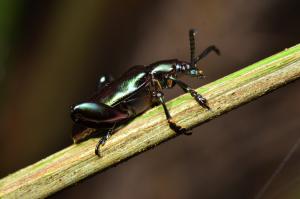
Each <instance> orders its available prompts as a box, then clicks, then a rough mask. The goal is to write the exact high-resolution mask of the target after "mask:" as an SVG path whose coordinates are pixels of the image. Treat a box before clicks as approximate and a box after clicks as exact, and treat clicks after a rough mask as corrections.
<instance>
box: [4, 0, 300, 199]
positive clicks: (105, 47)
mask: <svg viewBox="0 0 300 199" xmlns="http://www.w3.org/2000/svg"><path fill="white" fill-rule="evenodd" d="M299 7H300V1H298V0H286V1H282V0H266V1H258V0H256V1H243V0H228V1H221V0H202V1H197V0H173V1H171V0H161V1H157V0H154V1H137V0H128V1H108V0H102V1H91V0H87V1H76V0H75V1H71V0H60V1H58V0H53V1H37V0H25V1H17V0H2V1H0V89H1V98H0V118H1V120H0V122H1V125H0V126H1V127H0V133H1V139H0V147H1V148H0V150H1V162H0V177H4V176H6V175H8V174H9V173H12V172H14V171H16V170H18V169H21V168H22V167H25V166H27V165H29V164H32V163H34V162H36V161H38V160H40V159H42V158H44V157H46V156H48V155H50V154H52V153H55V152H56V151H58V150H61V149H63V148H64V147H66V146H68V145H70V144H72V140H71V137H70V133H71V127H72V121H71V120H70V117H69V110H70V105H72V104H74V103H76V102H79V101H80V100H83V99H85V98H86V97H88V96H89V95H90V94H91V93H92V92H93V91H94V90H95V88H96V83H97V81H98V77H99V76H100V74H112V75H113V76H115V77H118V76H119V75H121V74H122V73H123V72H124V71H126V70H127V69H128V68H129V67H130V66H132V65H136V64H145V65H147V64H150V63H152V62H155V61H158V60H161V59H170V58H178V59H182V60H188V59H189V46H188V45H189V44H188V30H189V29H190V28H195V29H197V30H198V34H197V38H196V39H197V41H196V44H197V51H198V52H200V51H201V50H202V49H204V48H205V47H206V46H208V45H210V44H215V45H217V46H218V47H219V48H220V49H221V51H222V56H221V57H217V56H215V55H210V56H209V57H208V58H207V59H205V60H203V61H202V62H201V64H199V65H200V66H201V68H202V69H203V70H204V72H205V74H206V75H207V78H206V79H205V80H204V81H202V80H201V81H198V80H193V79H189V78H185V79H184V80H185V81H186V82H190V83H189V84H190V85H192V86H193V87H199V86H200V85H203V84H205V83H207V82H210V81H213V80H216V79H218V78H220V77H222V76H224V75H227V74H229V73H231V72H234V71H236V70H239V69H240V68H243V67H245V66H247V65H249V64H251V63H253V62H255V61H258V60H260V59H262V58H264V57H267V56H269V55H272V54H274V53H276V52H279V51H281V50H283V49H284V48H287V47H290V46H292V45H295V44H297V43H299V40H300V39H299V36H300V27H299V20H300V12H299ZM299 86H300V84H299V81H298V82H295V83H293V84H291V85H288V86H286V87H284V88H282V89H279V90H278V91H275V92H274V93H272V94H270V95H268V96H266V97H263V98H261V99H259V100H257V101H255V102H253V103H250V104H248V105H246V106H243V107H242V108H239V109H237V110H235V111H232V112H230V113H229V114H227V115H224V116H222V117H220V118H218V119H215V120H213V121H211V122H209V123H207V124H205V125H202V126H201V127H198V128H197V129H195V130H194V131H193V132H194V134H193V136H192V137H184V136H180V137H179V138H177V139H175V140H172V141H170V142H167V143H165V144H163V145H161V146H159V147H157V148H155V149H154V150H151V151H149V152H147V153H144V154H142V155H140V156H138V157H135V158H133V159H131V160H130V161H127V162H126V163H124V164H121V165H120V166H118V167H116V168H113V169H110V170H108V171H106V172H104V173H102V174H99V175H96V176H94V177H92V178H90V179H88V180H86V181H84V182H82V183H79V184H77V185H75V186H73V187H71V188H69V189H67V190H64V191H62V192H59V193H57V194H55V195H54V196H53V198H66V197H72V198H83V197H88V198H100V197H101V198H144V199H148V198H149V199H150V198H173V199H177V198H178V199H181V198H208V199H219V198H243V199H247V198H249V199H250V198H253V197H254V196H255V195H256V194H257V193H258V191H259V190H260V189H261V187H262V186H263V184H264V183H265V182H266V180H267V179H268V178H269V177H270V175H271V174H272V173H273V172H274V170H275V168H276V167H277V166H278V164H279V163H280V161H281V160H282V159H283V158H284V156H285V155H286V154H287V153H288V151H289V149H290V148H291V147H292V145H293V144H294V143H295V142H296V140H297V139H298V138H299V137H300V135H299V132H300V123H299V122H300V120H299V119H300V116H299V115H300V108H299V105H298V104H299V102H300V93H299ZM166 93H167V96H168V98H169V99H170V98H172V97H175V96H177V95H179V94H181V91H180V90H179V89H173V90H169V91H166ZM299 155H300V149H298V150H297V151H296V153H295V154H294V155H293V156H292V158H291V159H290V160H289V161H288V162H287V165H286V167H285V168H284V169H283V171H282V172H281V173H280V175H279V176H278V177H277V178H276V179H275V181H274V182H273V183H272V184H271V186H270V188H269V189H268V190H267V193H266V195H265V198H275V199H276V198H278V199H279V198H299V197H300V193H299V192H300V191H299V189H298V190H297V188H299V185H300V179H299V177H298V176H300V175H299V168H300V160H299ZM37 191H38V190H37Z"/></svg>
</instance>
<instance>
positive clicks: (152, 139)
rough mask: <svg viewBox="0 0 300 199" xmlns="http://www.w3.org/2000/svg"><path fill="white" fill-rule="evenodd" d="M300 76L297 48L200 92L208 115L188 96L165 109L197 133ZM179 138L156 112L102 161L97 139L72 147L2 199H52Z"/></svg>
mask: <svg viewBox="0 0 300 199" xmlns="http://www.w3.org/2000/svg"><path fill="white" fill-rule="evenodd" d="M299 76H300V45H297V46H294V47H292V48H290V49H286V50H284V51H282V52H280V53H278V54H276V55H273V56H271V57H269V58H266V59H264V60H262V61H259V62H257V63H255V64H253V65H250V66H248V67H246V68H244V69H242V70H239V71H237V72H235V73H232V74H230V75H228V76H226V77H223V78H221V79H219V80H217V81H214V82H212V83H210V84H207V85H205V86H203V87H201V88H199V89H197V91H198V92H200V93H201V94H203V96H204V97H205V98H206V99H207V100H208V105H209V107H210V108H211V109H210V110H206V109H203V108H202V107H200V106H199V105H198V104H197V103H196V102H195V100H194V99H193V98H192V97H191V96H190V95H189V94H185V95H181V96H179V97H177V98H176V99H173V100H171V101H170V102H168V103H167V106H168V108H169V109H170V113H171V115H172V116H173V117H174V121H176V123H177V124H179V125H181V126H183V127H186V128H193V127H195V126H198V125H200V124H202V123H204V122H207V121H209V120H211V119H213V118H215V117H217V116H219V115H221V114H224V113H226V112H228V111H230V110H232V109H234V108H236V107H238V106H241V105H243V104H245V103H247V102H250V101H252V100H254V99H255V98H258V97H260V96H262V95H264V94H266V93H268V92H270V91H272V90H274V89H276V88H279V87H281V86H283V85H285V84H287V83H289V82H291V81H293V80H296V79H297V78H299ZM175 136H176V134H175V133H174V132H173V131H172V130H171V129H170V128H169V126H168V123H167V121H166V119H165V115H164V112H163V109H162V107H161V106H158V107H155V108H153V109H151V110H149V111H147V112H146V113H144V114H143V115H141V116H139V117H138V118H136V119H134V121H132V122H130V123H129V124H128V125H127V126H125V127H124V128H122V129H120V130H119V131H118V132H116V133H115V134H114V135H112V137H111V138H110V139H109V140H108V141H107V143H106V144H105V145H104V146H103V147H101V148H100V150H101V155H102V157H101V158H99V157H97V156H96V155H95V153H94V149H95V145H96V143H97V141H98V139H89V140H87V141H85V142H83V143H81V144H77V145H71V146H69V147H67V148H65V149H63V150H61V151H59V152H57V153H55V154H53V155H51V156H49V157H47V158H45V159H43V160H41V161H39V162H37V163H35V164H33V165H30V166H28V167H26V168H24V169H21V170H19V171H17V172H15V173H13V174H11V175H8V176H7V177H5V178H3V179H1V180H0V198H40V197H45V196H49V195H51V194H53V193H55V192H57V191H59V190H62V189H64V188H66V187H68V186H70V185H72V184H74V183H76V182H78V181H80V180H82V179H84V178H87V177H88V176H91V175H93V174H95V173H98V172H101V171H103V170H104V169H107V168H109V167H112V166H115V165H116V164H118V163H120V162H122V161H123V160H126V159H128V158H130V157H132V156H134V155H137V154H139V153H141V152H143V151H146V150H147V149H149V148H151V147H154V146H156V145H158V144H160V143H162V142H164V141H166V140H168V139H170V138H173V137H175Z"/></svg>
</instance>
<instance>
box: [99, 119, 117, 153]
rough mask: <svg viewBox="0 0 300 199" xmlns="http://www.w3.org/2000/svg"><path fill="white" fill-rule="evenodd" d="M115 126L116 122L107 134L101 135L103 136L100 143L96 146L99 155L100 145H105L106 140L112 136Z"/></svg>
mask: <svg viewBox="0 0 300 199" xmlns="http://www.w3.org/2000/svg"><path fill="white" fill-rule="evenodd" d="M115 126H116V123H114V125H113V127H112V128H110V129H109V130H108V131H107V132H106V134H105V135H104V136H103V137H101V138H100V139H99V141H98V143H97V145H96V147H95V154H96V155H97V156H99V157H100V153H99V148H100V146H103V145H104V144H105V143H106V141H107V140H108V138H109V137H110V136H111V134H112V132H113V131H114V129H115Z"/></svg>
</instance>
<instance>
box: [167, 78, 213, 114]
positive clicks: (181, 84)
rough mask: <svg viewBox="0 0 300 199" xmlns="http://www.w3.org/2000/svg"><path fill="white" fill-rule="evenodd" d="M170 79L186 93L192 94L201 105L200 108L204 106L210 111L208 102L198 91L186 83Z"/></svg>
mask: <svg viewBox="0 0 300 199" xmlns="http://www.w3.org/2000/svg"><path fill="white" fill-rule="evenodd" d="M169 79H171V80H172V81H174V82H175V83H176V84H177V85H178V86H179V87H180V88H181V89H182V90H183V91H184V92H186V93H190V94H191V96H192V97H194V99H195V100H196V101H197V102H198V103H199V104H200V106H202V107H204V108H206V109H210V108H209V106H208V105H207V104H206V102H207V100H206V99H205V98H204V97H203V96H202V95H200V94H199V93H197V91H195V90H194V89H192V88H191V87H189V86H188V85H187V84H186V83H184V82H182V81H180V80H178V79H176V78H174V77H169Z"/></svg>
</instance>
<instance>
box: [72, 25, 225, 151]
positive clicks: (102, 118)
mask: <svg viewBox="0 0 300 199" xmlns="http://www.w3.org/2000/svg"><path fill="white" fill-rule="evenodd" d="M195 35H196V31H195V30H194V29H191V30H190V31H189V40H190V62H186V61H179V60H177V59H171V60H162V61H158V62H155V63H152V64H150V65H148V66H143V65H137V66H133V67H131V68H130V69H129V70H128V71H127V72H125V73H124V74H123V75H122V76H120V77H119V78H118V79H116V80H114V79H113V78H112V77H111V76H108V75H103V76H101V77H100V80H99V84H98V88H97V91H96V92H95V93H94V94H93V95H92V96H91V97H90V98H89V99H88V100H86V101H83V102H81V103H79V104H76V105H74V106H72V107H71V118H72V120H73V121H74V122H75V124H74V127H73V132H72V137H73V140H74V142H75V143H78V142H81V141H83V140H85V139H87V138H89V137H93V136H96V135H98V134H102V136H100V137H101V138H100V139H99V142H98V143H97V145H96V147H95V154H96V155H98V156H100V155H99V147H100V145H101V146H102V145H104V144H105V142H106V140H107V139H108V138H109V137H110V135H111V134H112V133H113V131H114V130H115V129H116V128H118V127H120V126H121V125H123V124H125V123H127V122H129V121H130V120H132V119H133V118H134V117H136V116H137V115H139V114H141V113H143V112H145V111H146V110H148V109H150V108H152V107H153V106H156V105H162V106H163V109H164V112H165V115H166V119H167V121H168V123H169V126H170V128H171V129H172V130H174V131H175V132H176V133H180V134H186V135H189V134H190V133H189V132H188V131H187V129H186V128H183V127H181V126H179V125H177V124H176V123H175V122H174V121H173V120H172V116H171V115H170V113H169V110H168V108H167V106H166V103H165V99H164V94H163V92H162V90H163V89H165V88H172V87H174V86H175V85H178V86H179V87H180V88H181V89H182V90H183V91H184V92H186V93H190V94H191V96H192V97H193V98H194V99H195V100H196V101H197V102H198V103H199V105H201V106H202V107H204V108H206V109H209V107H208V105H207V101H206V99H205V98H204V97H203V96H202V95H200V94H199V93H197V92H196V91H195V90H194V89H192V88H191V87H189V86H188V85H187V84H185V83H184V82H182V81H181V80H179V79H178V78H179V77H180V76H182V75H188V76H191V77H198V78H202V77H204V75H203V72H202V71H201V70H199V69H198V68H197V65H196V64H197V63H198V61H199V60H201V59H202V58H204V57H205V56H206V55H208V54H209V53H210V52H215V53H216V54H217V55H220V51H219V50H218V48H216V47H215V46H214V45H211V46H209V47H207V48H206V49H205V50H204V51H203V52H202V53H201V54H200V55H198V56H195ZM90 128H92V129H97V131H87V129H90ZM95 132H97V133H95Z"/></svg>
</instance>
